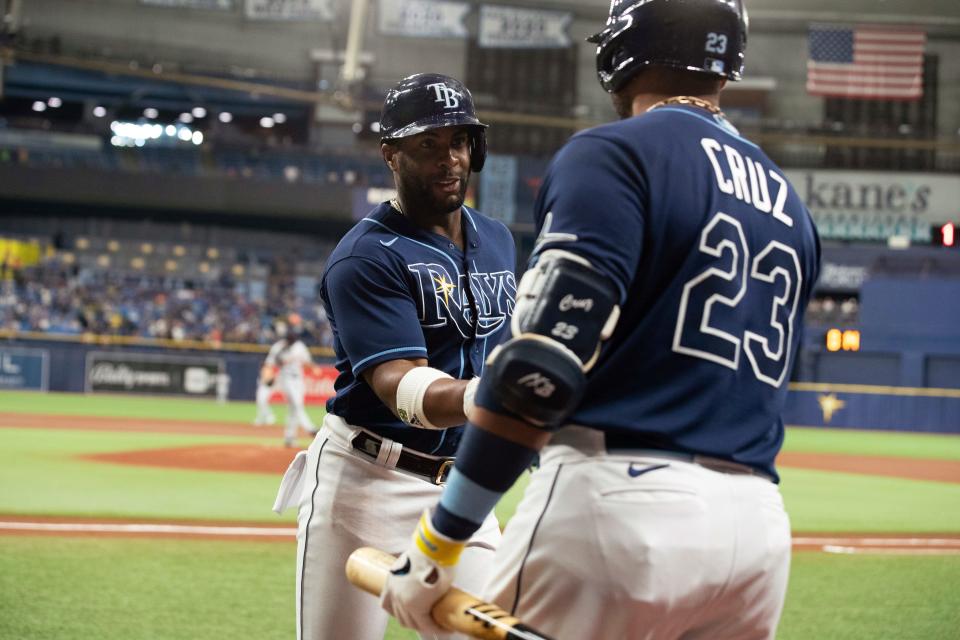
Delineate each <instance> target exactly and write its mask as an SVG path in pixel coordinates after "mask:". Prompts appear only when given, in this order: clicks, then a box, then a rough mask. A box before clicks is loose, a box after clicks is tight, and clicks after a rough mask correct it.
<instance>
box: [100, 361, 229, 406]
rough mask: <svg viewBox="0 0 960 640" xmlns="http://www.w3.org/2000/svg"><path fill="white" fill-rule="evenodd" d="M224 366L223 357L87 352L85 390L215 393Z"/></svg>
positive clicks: (187, 394)
mask: <svg viewBox="0 0 960 640" xmlns="http://www.w3.org/2000/svg"><path fill="white" fill-rule="evenodd" d="M223 368H224V366H223V360H222V359H220V358H190V357H187V356H184V357H179V356H161V355H154V354H149V353H123V352H117V353H110V352H103V351H93V352H90V353H88V354H87V367H86V375H85V380H86V382H85V390H86V391H87V393H135V394H148V395H176V396H179V395H184V396H206V397H214V396H216V393H217V380H218V376H219V374H220V373H222V372H223Z"/></svg>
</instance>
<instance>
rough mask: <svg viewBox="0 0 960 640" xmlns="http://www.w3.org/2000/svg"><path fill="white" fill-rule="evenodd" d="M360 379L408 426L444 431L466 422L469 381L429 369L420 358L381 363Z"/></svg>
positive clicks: (364, 373) (425, 362) (367, 371)
mask: <svg viewBox="0 0 960 640" xmlns="http://www.w3.org/2000/svg"><path fill="white" fill-rule="evenodd" d="M363 376H364V379H365V380H366V381H367V384H369V385H370V387H371V388H372V389H373V390H374V393H376V394H377V397H378V398H380V400H381V401H382V402H383V403H384V404H385V405H386V406H387V407H388V408H389V409H390V411H392V412H393V414H394V415H396V416H397V417H399V418H400V419H401V420H403V421H404V422H406V423H407V424H409V425H411V426H414V427H421V428H428V429H446V428H447V427H453V426H458V425H462V424H463V423H465V422H466V420H467V419H466V417H465V415H464V392H465V390H466V388H467V386H468V384H469V382H470V381H468V380H457V379H455V378H452V377H450V376H449V375H447V374H445V373H442V372H439V371H437V370H435V369H431V368H430V367H428V365H427V361H426V359H424V358H416V359H401V360H389V361H387V362H382V363H380V364H378V365H376V366H374V367H373V368H371V369H369V370H366V371H364V372H363Z"/></svg>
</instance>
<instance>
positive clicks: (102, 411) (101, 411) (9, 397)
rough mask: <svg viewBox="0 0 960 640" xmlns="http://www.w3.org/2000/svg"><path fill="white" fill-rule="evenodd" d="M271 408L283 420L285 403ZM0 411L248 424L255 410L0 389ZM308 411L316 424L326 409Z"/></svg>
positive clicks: (178, 401) (199, 401) (204, 403)
mask: <svg viewBox="0 0 960 640" xmlns="http://www.w3.org/2000/svg"><path fill="white" fill-rule="evenodd" d="M273 411H274V414H276V416H277V423H278V424H282V423H283V418H284V417H285V416H286V415H287V410H286V405H285V404H278V405H273ZM0 412H11V413H29V414H54V415H74V416H104V417H114V418H159V419H164V420H192V421H201V422H238V423H242V424H250V423H251V422H252V421H253V418H254V417H255V416H256V414H257V410H256V405H255V404H254V403H253V402H226V403H224V404H220V403H218V402H217V401H215V400H209V399H193V398H159V397H158V398H151V397H146V396H125V395H111V394H105V395H104V394H96V395H94V394H78V393H36V392H24V391H0ZM307 413H308V414H310V417H311V418H312V419H313V421H314V422H315V423H316V424H320V422H321V421H322V420H323V416H324V415H325V414H326V411H325V410H324V408H323V407H321V406H316V405H308V406H307Z"/></svg>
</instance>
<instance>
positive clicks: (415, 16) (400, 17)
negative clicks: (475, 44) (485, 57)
mask: <svg viewBox="0 0 960 640" xmlns="http://www.w3.org/2000/svg"><path fill="white" fill-rule="evenodd" d="M469 11H470V5H469V4H468V3H466V2H435V1H434V0H380V15H379V27H380V33H382V34H384V35H390V36H407V37H411V38H465V37H466V36H467V28H466V27H465V26H463V18H464V16H466V15H467V13H468V12H469Z"/></svg>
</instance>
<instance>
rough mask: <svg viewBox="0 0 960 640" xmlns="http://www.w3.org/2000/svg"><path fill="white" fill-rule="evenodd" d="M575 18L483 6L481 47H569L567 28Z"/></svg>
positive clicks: (570, 15)
mask: <svg viewBox="0 0 960 640" xmlns="http://www.w3.org/2000/svg"><path fill="white" fill-rule="evenodd" d="M572 19H573V15H572V14H570V13H566V12H563V11H537V10H535V9H520V8H518V7H501V6H496V5H487V4H485V5H483V6H482V7H480V34H479V36H478V38H477V41H478V42H479V44H480V46H481V47H487V48H491V49H494V48H496V49H501V48H502V49H563V48H565V47H569V46H570V36H568V35H567V27H568V26H569V25H570V21H571V20H572Z"/></svg>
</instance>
